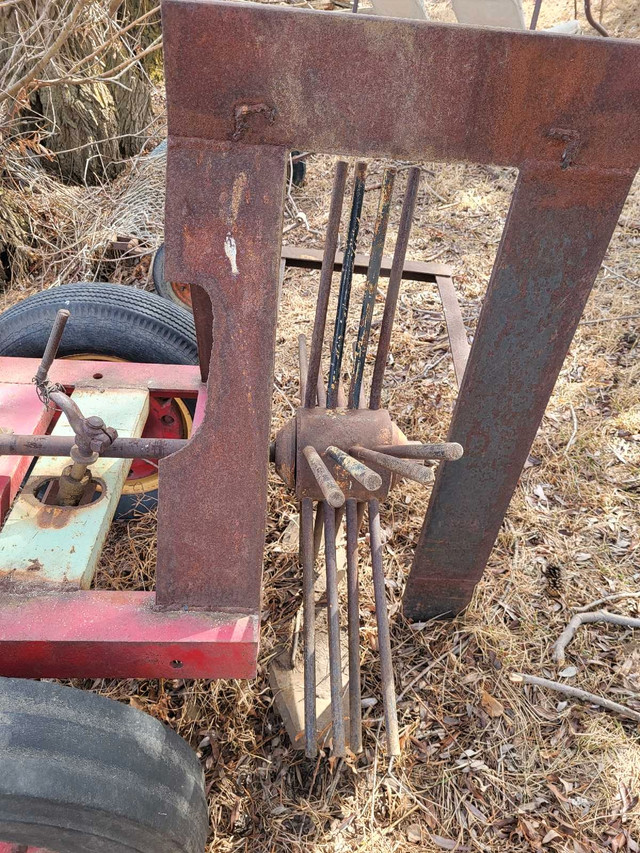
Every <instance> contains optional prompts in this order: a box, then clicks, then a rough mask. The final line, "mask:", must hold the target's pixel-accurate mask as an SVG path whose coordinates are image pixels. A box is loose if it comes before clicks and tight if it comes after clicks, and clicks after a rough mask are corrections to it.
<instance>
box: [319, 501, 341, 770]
mask: <svg viewBox="0 0 640 853" xmlns="http://www.w3.org/2000/svg"><path fill="white" fill-rule="evenodd" d="M322 506H323V514H324V556H325V563H326V567H327V621H328V626H329V679H330V684H331V717H332V721H333V725H332V728H333V754H334V755H336V756H338V757H343V756H344V755H345V753H346V750H345V734H344V714H343V710H342V657H341V652H340V608H339V604H338V566H337V561H336V511H335V509H334V508H333V507H332V506H330V505H329V504H328V503H327V502H326V501H324V502H323V505H322Z"/></svg>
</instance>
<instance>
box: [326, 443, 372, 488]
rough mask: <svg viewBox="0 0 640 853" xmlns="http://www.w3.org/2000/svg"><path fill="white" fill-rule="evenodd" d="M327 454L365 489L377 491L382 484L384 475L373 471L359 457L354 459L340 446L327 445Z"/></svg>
mask: <svg viewBox="0 0 640 853" xmlns="http://www.w3.org/2000/svg"><path fill="white" fill-rule="evenodd" d="M327 456H330V457H331V458H332V459H333V461H334V462H336V463H337V464H338V465H339V466H340V467H341V468H343V469H344V470H345V471H346V472H347V474H348V475H349V476H350V477H353V479H354V480H357V482H358V483H360V484H361V485H363V486H364V487H365V489H369V491H370V492H376V491H377V490H378V489H379V488H380V486H382V477H381V476H380V474H378V472H377V471H372V470H371V468H367V466H366V465H365V464H364V463H363V462H360V460H359V459H354V458H353V456H349V454H348V453H345V452H344V450H341V449H340V448H339V447H333V446H330V447H327Z"/></svg>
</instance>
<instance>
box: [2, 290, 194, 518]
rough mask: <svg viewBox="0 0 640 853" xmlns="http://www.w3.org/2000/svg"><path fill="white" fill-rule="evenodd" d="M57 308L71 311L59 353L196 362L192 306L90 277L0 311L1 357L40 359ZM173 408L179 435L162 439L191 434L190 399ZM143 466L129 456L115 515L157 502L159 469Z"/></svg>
mask: <svg viewBox="0 0 640 853" xmlns="http://www.w3.org/2000/svg"><path fill="white" fill-rule="evenodd" d="M60 308H67V309H68V310H69V311H71V318H70V320H69V322H68V323H67V325H66V327H65V330H64V334H63V336H62V340H61V342H60V347H59V349H58V357H59V358H95V359H96V360H100V359H101V358H102V359H109V360H118V361H135V362H142V363H151V364H154V363H155V364H197V363H198V349H197V344H196V333H195V326H194V322H193V315H192V314H191V313H190V312H189V311H187V310H186V309H185V308H180V307H179V306H177V305H171V304H170V303H169V302H167V301H166V300H164V299H161V298H160V297H159V296H157V295H156V294H155V293H148V292H147V291H145V290H137V289H135V288H133V287H127V286H126V285H121V284H106V283H95V282H92V283H89V282H79V283H74V284H63V285H60V286H59V287H53V288H51V289H50V290H44V291H42V292H41V293H36V294H34V295H33V296H29V297H27V299H25V300H23V301H22V302H19V303H18V304H16V305H13V306H12V307H11V308H9V309H8V310H7V311H5V312H4V313H3V314H0V356H2V355H5V356H21V357H24V358H40V357H41V356H42V354H43V353H44V349H45V346H46V344H47V340H48V339H49V333H50V331H51V326H52V324H53V321H54V318H55V316H56V313H57V311H58V310H59V309H60ZM172 406H173V407H174V408H175V412H173V418H174V422H175V423H176V424H178V426H179V430H180V434H179V435H177V434H176V435H173V434H170V435H168V436H167V437H173V438H188V436H189V433H190V429H191V419H192V417H193V411H194V407H195V402H194V401H193V400H187V401H182V400H175V401H174V403H173V404H172ZM88 414H91V413H90V412H89V413H88ZM151 418H152V413H151V412H150V416H149V420H148V421H147V429H146V430H145V435H146V434H153V435H158V434H159V433H158V430H157V429H156V431H155V432H152V433H148V430H149V429H150V427H151ZM155 426H156V427H158V424H156V425H155ZM145 464H146V463H145ZM146 465H147V468H149V470H148V471H146V469H145V471H142V472H140V471H138V474H136V470H137V469H140V467H141V463H136V462H135V461H134V464H133V466H132V471H131V473H130V475H129V478H128V479H127V481H126V483H125V486H124V490H123V493H122V497H121V499H120V502H119V504H118V508H117V510H116V517H117V518H120V519H128V518H132V517H134V516H135V515H140V514H141V513H145V512H148V511H150V510H152V509H155V507H156V506H157V503H158V477H157V469H153V470H151V467H150V466H149V465H148V464H146ZM143 474H144V476H143Z"/></svg>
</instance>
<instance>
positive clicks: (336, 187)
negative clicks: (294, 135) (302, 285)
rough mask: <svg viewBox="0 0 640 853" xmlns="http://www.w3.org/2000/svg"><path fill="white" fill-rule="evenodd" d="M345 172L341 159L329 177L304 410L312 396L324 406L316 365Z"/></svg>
mask: <svg viewBox="0 0 640 853" xmlns="http://www.w3.org/2000/svg"><path fill="white" fill-rule="evenodd" d="M348 169H349V167H348V164H347V163H346V162H345V161H344V160H339V161H338V162H337V163H336V172H335V176H334V178H333V190H332V193H331V206H330V207H329V221H328V222H327V235H326V237H325V243H324V254H323V256H322V268H321V270H320V284H319V285H318V299H317V301H316V316H315V320H314V322H313V334H312V336H311V349H310V354H309V371H308V377H309V378H308V381H307V390H306V394H305V398H304V406H305V408H307V409H311V408H313V406H314V404H315V398H316V393H317V395H318V405H319V406H322V407H326V405H327V401H326V397H325V392H324V383H323V382H322V378H321V377H320V362H321V359H322V344H323V342H324V330H325V325H326V322H327V306H328V304H329V296H330V294H331V280H332V278H333V267H334V264H335V260H336V250H337V248H338V235H339V231H340V217H341V216H342V204H343V200H344V190H345V186H346V183H347V172H348ZM321 387H322V396H323V397H324V400H323V399H322V398H321V394H320V388H321ZM316 389H317V391H316Z"/></svg>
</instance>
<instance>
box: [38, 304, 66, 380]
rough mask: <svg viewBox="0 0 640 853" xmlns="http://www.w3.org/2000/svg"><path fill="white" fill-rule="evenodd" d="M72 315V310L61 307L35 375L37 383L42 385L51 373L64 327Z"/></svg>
mask: <svg viewBox="0 0 640 853" xmlns="http://www.w3.org/2000/svg"><path fill="white" fill-rule="evenodd" d="M70 316H71V312H70V311H67V309H66V308H61V309H60V310H59V311H58V313H57V314H56V318H55V320H54V321H53V326H52V327H51V332H50V333H49V340H48V341H47V346H46V347H45V350H44V355H43V356H42V361H41V362H40V365H39V367H38V370H37V371H36V375H35V377H34V383H35V384H36V385H40V384H41V383H42V382H44V381H45V380H46V378H47V374H48V373H49V370H50V369H51V365H52V364H53V360H54V358H55V357H56V353H57V352H58V347H59V346H60V340H61V338H62V333H63V332H64V327H65V326H66V325H67V320H68V319H69V317H70Z"/></svg>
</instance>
